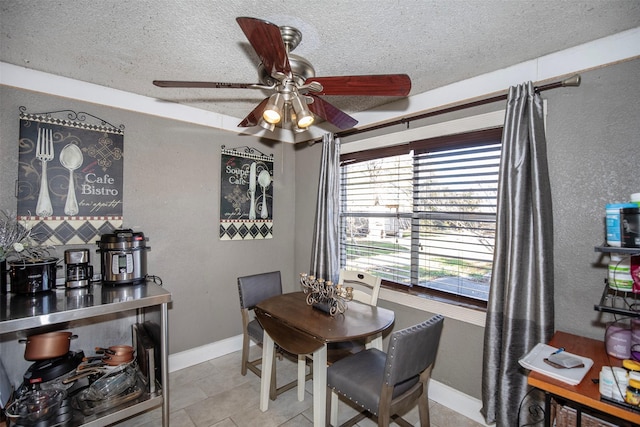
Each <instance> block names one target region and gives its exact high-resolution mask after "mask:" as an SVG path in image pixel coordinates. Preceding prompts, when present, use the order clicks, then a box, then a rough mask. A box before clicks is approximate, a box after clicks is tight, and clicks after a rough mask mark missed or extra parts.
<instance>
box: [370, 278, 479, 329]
mask: <svg viewBox="0 0 640 427" xmlns="http://www.w3.org/2000/svg"><path fill="white" fill-rule="evenodd" d="M379 298H382V299H383V300H385V301H389V302H393V303H396V304H400V305H404V306H406V307H411V308H415V309H417V310H422V311H428V312H430V313H434V314H442V315H443V316H445V317H449V318H451V319H456V320H459V321H461V322H466V323H470V324H472V325H476V326H480V327H483V328H484V326H485V322H486V310H484V309H473V308H468V307H462V306H460V305H456V304H451V303H448V302H444V301H442V300H437V299H435V298H430V297H429V296H426V295H416V294H412V293H410V292H407V291H403V290H398V289H390V288H387V287H382V288H380V296H379Z"/></svg>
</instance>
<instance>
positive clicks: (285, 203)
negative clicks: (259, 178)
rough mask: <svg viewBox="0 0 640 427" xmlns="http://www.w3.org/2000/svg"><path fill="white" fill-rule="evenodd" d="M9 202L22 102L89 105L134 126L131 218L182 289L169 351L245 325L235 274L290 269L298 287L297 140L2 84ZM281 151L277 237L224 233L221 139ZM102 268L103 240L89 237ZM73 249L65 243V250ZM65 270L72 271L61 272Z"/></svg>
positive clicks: (128, 198)
mask: <svg viewBox="0 0 640 427" xmlns="http://www.w3.org/2000/svg"><path fill="white" fill-rule="evenodd" d="M0 99H2V106H1V108H0V123H1V124H2V126H0V209H7V210H12V211H15V210H16V199H15V197H14V195H13V191H14V182H15V180H16V178H17V172H18V163H17V162H18V134H19V126H18V125H19V116H18V107H19V106H25V107H27V110H28V112H34V113H37V112H46V111H57V110H62V109H72V110H75V111H86V112H89V113H91V114H93V115H96V116H98V117H101V118H104V119H105V120H107V121H109V122H110V123H113V124H114V125H119V124H121V123H122V124H124V125H125V126H126V129H125V136H124V158H125V166H124V225H125V226H126V227H131V228H134V229H135V230H139V231H143V232H144V233H145V235H146V236H147V237H149V246H150V247H151V250H150V251H149V253H148V272H149V274H154V275H157V276H160V277H161V278H162V279H163V281H164V286H165V287H166V288H167V289H168V290H169V291H171V293H172V294H173V304H172V305H171V309H170V311H169V332H170V339H169V341H170V353H175V352H179V351H183V350H188V349H191V348H195V347H198V346H201V345H205V344H209V343H213V342H215V341H218V340H222V339H225V338H229V337H231V336H235V335H238V334H240V333H242V327H241V321H240V310H239V303H238V291H237V285H236V278H237V277H238V276H241V275H245V274H254V273H259V272H263V271H272V270H281V272H282V276H283V282H284V286H285V287H286V288H287V289H292V287H293V285H292V283H293V281H294V279H295V277H294V276H295V272H294V270H293V262H292V260H293V257H294V247H293V245H292V242H293V239H294V229H293V226H292V224H293V222H294V209H295V206H294V191H293V189H294V182H295V180H294V176H293V170H294V165H295V157H294V155H293V148H292V145H290V144H281V143H277V144H268V143H267V144H263V143H261V142H259V141H258V139H256V138H254V137H242V136H237V135H234V134H231V133H228V132H223V131H217V130H215V129H212V128H205V127H201V126H196V125H191V124H187V123H183V122H178V121H172V120H167V119H162V118H158V117H155V116H150V115H145V114H138V113H133V112H130V111H124V110H118V109H113V108H107V107H103V106H100V105H93V104H87V103H81V102H78V101H75V100H70V99H64V98H57V97H52V96H47V95H43V94H39V93H33V92H28V91H23V90H16V89H13V88H8V87H6V86H0ZM221 145H226V146H227V147H229V148H234V147H242V146H252V147H254V148H257V149H258V150H260V151H262V152H264V153H265V154H271V153H273V154H274V159H275V163H274V183H273V185H274V203H275V205H274V219H275V221H274V238H273V239H267V240H255V241H240V242H229V241H225V242H223V241H221V240H220V239H219V237H218V224H219V221H218V218H219V212H220V208H219V206H220V205H219V197H220V196H219V195H220V146H221ZM87 247H90V248H91V249H92V250H91V259H92V263H93V265H94V266H95V267H96V269H99V267H100V262H99V258H97V256H96V253H95V249H97V246H96V245H95V244H90V245H87ZM64 249H65V247H59V248H57V251H56V252H57V253H58V255H60V256H61V255H62V254H63V253H64ZM60 274H63V273H60Z"/></svg>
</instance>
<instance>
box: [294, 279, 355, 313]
mask: <svg viewBox="0 0 640 427" xmlns="http://www.w3.org/2000/svg"><path fill="white" fill-rule="evenodd" d="M300 284H301V285H302V290H303V291H304V293H305V294H307V304H308V305H311V306H313V307H314V308H317V309H318V310H322V311H324V312H325V313H328V314H329V315H331V316H335V315H336V314H341V313H344V312H345V310H346V309H347V302H348V301H351V300H352V299H353V288H352V287H351V286H347V287H343V286H342V285H340V284H336V285H334V284H333V282H332V281H331V280H326V281H325V280H324V279H321V278H316V277H315V276H310V275H308V274H307V273H300Z"/></svg>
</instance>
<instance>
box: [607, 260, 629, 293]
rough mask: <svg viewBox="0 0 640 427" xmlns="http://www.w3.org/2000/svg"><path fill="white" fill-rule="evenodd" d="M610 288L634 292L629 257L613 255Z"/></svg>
mask: <svg viewBox="0 0 640 427" xmlns="http://www.w3.org/2000/svg"><path fill="white" fill-rule="evenodd" d="M609 287H610V288H611V289H615V290H618V291H624V292H630V291H632V290H633V277H631V263H630V260H629V256H626V255H621V254H616V253H612V254H611V256H610V260H609Z"/></svg>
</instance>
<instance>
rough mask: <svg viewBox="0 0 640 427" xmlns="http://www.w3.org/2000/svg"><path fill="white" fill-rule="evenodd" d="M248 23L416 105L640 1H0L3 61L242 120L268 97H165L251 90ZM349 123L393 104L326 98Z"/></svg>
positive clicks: (324, 70)
mask: <svg viewBox="0 0 640 427" xmlns="http://www.w3.org/2000/svg"><path fill="white" fill-rule="evenodd" d="M238 16H251V17H257V18H261V19H265V20H268V21H271V22H273V23H275V24H277V25H289V26H294V27H297V28H298V29H300V30H301V31H302V34H303V36H302V42H301V43H300V45H299V47H298V48H297V49H296V50H295V52H294V53H295V54H297V55H300V56H303V57H305V58H306V59H307V60H309V61H310V62H311V63H312V64H313V65H314V67H315V69H316V74H317V75H318V76H331V75H353V74H356V75H357V74H384V73H406V74H409V76H410V77H411V79H412V83H413V86H412V90H411V94H410V95H415V94H418V93H422V92H425V91H428V90H431V89H434V88H437V87H440V86H444V85H447V84H450V83H453V82H456V81H460V80H464V79H467V78H470V77H473V76H476V75H479V74H483V73H487V72H491V71H494V70H498V69H501V68H505V67H507V66H510V65H513V64H517V63H520V62H523V61H526V60H530V59H533V58H536V57H539V56H542V55H546V54H549V53H552V52H556V51H559V50H563V49H566V48H569V47H573V46H576V45H579V44H582V43H585V42H588V41H592V40H595V39H598V38H602V37H605V36H608V35H611V34H615V33H619V32H621V31H624V30H627V29H630V28H635V27H638V26H640V1H638V0H620V1H617V0H610V1H604V0H585V1H577V0H564V1H558V0H553V1H547V0H533V1H530V0H512V1H504V0H483V1H480V0H475V1H474V0H467V1H457V0H404V1H401V0H395V1H364V0H323V1H318V2H300V1H289V0H263V1H247V0H234V1H228V0H225V1H212V0H154V1H150V0H138V1H123V0H102V1H98V0H91V1H90V0H74V1H68V0H58V1H54V0H30V1H25V0H0V23H1V27H0V61H3V62H7V63H11V64H16V65H20V66H24V67H28V68H33V69H35V70H39V71H44V72H47V73H52V74H55V75H60V76H65V77H70V78H73V79H77V80H81V81H85V82H90V83H95V84H98V85H102V86H107V87H111V88H116V89H120V90H124V91H127V92H132V93H136V94H141V95H146V96H150V97H153V98H158V99H162V100H167V101H172V102H179V103H184V104H188V105H191V106H194V107H197V108H201V109H205V110H210V111H214V112H218V113H222V114H225V115H229V116H232V117H237V118H238V121H240V119H242V118H243V117H245V116H246V115H247V114H248V113H249V112H250V111H251V110H252V109H253V108H254V107H255V106H256V104H258V103H259V102H260V101H261V100H262V99H263V98H265V96H266V95H267V93H265V92H262V91H260V90H247V89H162V88H157V87H155V86H153V85H152V84H151V81H152V80H154V79H160V80H208V81H221V82H243V83H254V82H257V81H258V78H257V72H256V66H257V62H258V59H257V56H256V54H255V53H254V51H253V50H252V48H251V46H250V45H249V44H248V42H247V40H246V38H245V36H244V34H243V33H242V31H241V30H240V27H239V26H238V25H237V23H236V21H235V18H236V17H238ZM325 99H327V100H328V101H329V102H331V103H332V104H334V105H336V106H337V107H339V108H341V109H343V110H344V111H346V112H347V113H355V112H358V111H364V110H368V109H370V108H372V107H375V106H379V105H381V104H384V103H387V102H390V101H391V100H393V99H388V98H380V97H378V98H372V97H336V96H333V97H326V98H325Z"/></svg>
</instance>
